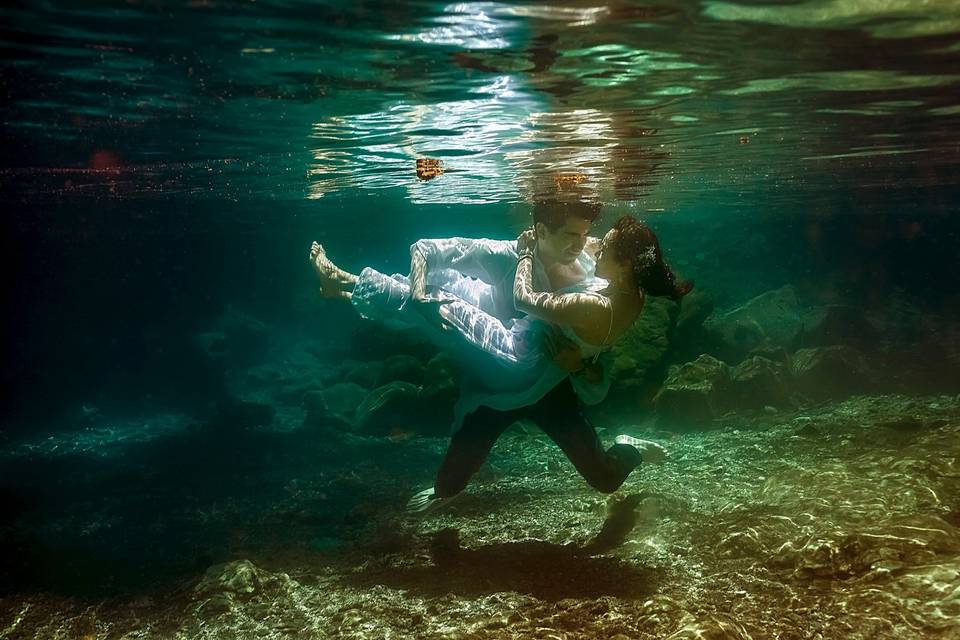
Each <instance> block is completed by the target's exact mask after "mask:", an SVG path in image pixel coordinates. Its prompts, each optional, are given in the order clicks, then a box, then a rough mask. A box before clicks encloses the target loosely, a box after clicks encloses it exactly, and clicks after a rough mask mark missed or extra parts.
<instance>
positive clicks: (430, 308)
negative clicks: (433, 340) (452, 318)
mask: <svg viewBox="0 0 960 640" xmlns="http://www.w3.org/2000/svg"><path fill="white" fill-rule="evenodd" d="M450 302H453V301H452V300H445V299H443V298H438V297H437V296H431V295H423V296H411V297H410V304H411V306H412V308H413V309H414V310H415V311H416V312H417V313H419V314H420V315H421V316H423V319H424V320H426V321H427V323H428V324H430V325H431V326H433V327H436V328H437V329H440V330H441V331H447V330H449V329H452V328H453V327H452V325H451V324H450V323H449V322H447V321H446V320H445V319H444V317H443V313H442V307H443V305H445V304H449V303H450Z"/></svg>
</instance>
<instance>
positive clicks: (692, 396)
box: [654, 354, 730, 426]
mask: <svg viewBox="0 0 960 640" xmlns="http://www.w3.org/2000/svg"><path fill="white" fill-rule="evenodd" d="M729 387H730V368H729V366H727V364H726V363H724V362H721V361H720V360H717V359H716V358H714V357H713V356H709V355H706V354H704V355H701V356H700V357H699V358H697V359H696V360H694V361H693V362H688V363H686V364H682V365H679V366H677V365H675V366H672V367H670V372H669V373H668V375H667V380H666V381H665V382H664V383H663V387H661V389H660V391H659V393H657V395H656V397H655V398H654V402H655V404H656V409H657V421H658V422H659V423H661V424H664V425H669V426H677V425H684V426H685V425H692V424H697V423H703V422H706V421H709V420H712V419H713V418H714V417H716V415H717V412H718V410H719V409H720V408H721V407H722V405H723V404H724V394H726V393H727V392H728V390H729Z"/></svg>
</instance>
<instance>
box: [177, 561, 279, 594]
mask: <svg viewBox="0 0 960 640" xmlns="http://www.w3.org/2000/svg"><path fill="white" fill-rule="evenodd" d="M263 581H264V580H263V575H262V572H261V571H260V569H258V568H257V566H256V565H254V564H253V563H252V562H250V561H249V560H235V561H233V562H226V563H224V564H218V565H214V566H212V567H210V568H209V569H207V571H206V573H204V574H203V577H202V578H200V581H199V582H198V583H197V584H196V586H195V587H194V588H193V592H194V593H195V594H196V595H199V596H205V595H213V594H215V593H230V594H233V595H240V596H248V595H250V594H252V593H255V592H256V591H257V590H259V589H260V587H261V584H262V583H263Z"/></svg>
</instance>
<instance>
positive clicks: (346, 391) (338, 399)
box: [304, 382, 369, 421]
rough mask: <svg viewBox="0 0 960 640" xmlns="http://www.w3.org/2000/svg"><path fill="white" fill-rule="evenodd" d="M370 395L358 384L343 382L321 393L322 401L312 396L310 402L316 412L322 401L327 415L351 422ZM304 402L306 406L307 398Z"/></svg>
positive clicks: (308, 410) (308, 409)
mask: <svg viewBox="0 0 960 640" xmlns="http://www.w3.org/2000/svg"><path fill="white" fill-rule="evenodd" d="M368 393H369V392H368V391H367V390H366V389H364V388H363V387H361V386H360V385H358V384H354V383H352V382H341V383H340V384H335V385H332V386H330V387H327V388H326V389H324V390H323V391H322V392H320V400H318V399H315V398H313V396H312V394H311V396H310V397H311V400H310V402H311V403H313V405H314V406H315V407H316V408H315V411H316V410H317V409H318V408H319V406H320V404H319V403H320V402H321V400H322V403H323V406H324V407H326V411H327V413H329V414H330V415H332V416H337V417H340V418H342V419H344V420H347V421H351V420H352V419H353V416H354V414H355V413H356V410H357V407H359V406H360V405H361V404H362V403H363V401H364V400H365V399H366V397H367V394H368ZM304 402H305V406H306V398H305V399H304ZM307 412H308V414H309V412H310V408H309V407H307Z"/></svg>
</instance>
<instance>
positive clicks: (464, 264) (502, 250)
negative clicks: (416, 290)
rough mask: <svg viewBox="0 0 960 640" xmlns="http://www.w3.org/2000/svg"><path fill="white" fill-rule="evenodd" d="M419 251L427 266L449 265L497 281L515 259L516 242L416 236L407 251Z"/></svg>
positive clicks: (446, 266)
mask: <svg viewBox="0 0 960 640" xmlns="http://www.w3.org/2000/svg"><path fill="white" fill-rule="evenodd" d="M415 251H416V252H419V253H420V254H421V255H422V256H423V257H424V259H425V260H426V262H427V269H428V270H431V271H432V270H434V269H453V270H455V271H459V272H460V273H462V274H463V275H465V276H470V277H471V278H477V279H479V280H483V281H484V282H486V283H488V284H497V283H499V282H501V281H502V280H503V279H504V278H505V277H506V276H507V275H508V274H510V273H511V272H512V270H513V267H514V265H515V264H516V260H517V251H516V243H515V242H513V241H510V240H489V239H487V238H440V239H424V240H417V241H416V242H415V243H414V244H413V245H412V246H411V247H410V252H411V253H413V252H415Z"/></svg>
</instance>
